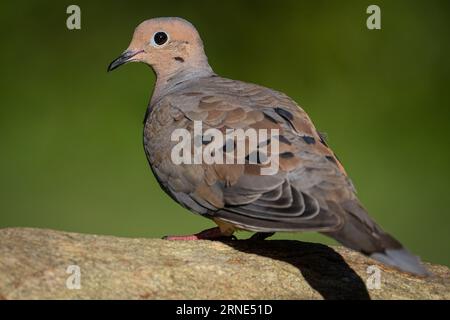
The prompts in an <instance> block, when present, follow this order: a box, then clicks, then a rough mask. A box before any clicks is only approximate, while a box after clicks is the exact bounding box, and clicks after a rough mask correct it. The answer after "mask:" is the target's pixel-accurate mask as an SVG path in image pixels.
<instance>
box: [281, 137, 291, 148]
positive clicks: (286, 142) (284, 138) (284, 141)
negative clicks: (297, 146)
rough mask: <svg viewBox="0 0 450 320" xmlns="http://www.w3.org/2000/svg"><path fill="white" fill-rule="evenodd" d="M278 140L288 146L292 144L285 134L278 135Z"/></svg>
mask: <svg viewBox="0 0 450 320" xmlns="http://www.w3.org/2000/svg"><path fill="white" fill-rule="evenodd" d="M278 141H280V142H281V143H284V144H287V145H288V146H290V145H291V144H292V142H290V141H289V140H288V139H287V138H286V137H285V136H282V135H279V136H278Z"/></svg>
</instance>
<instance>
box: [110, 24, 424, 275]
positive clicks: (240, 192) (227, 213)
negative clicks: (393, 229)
mask: <svg viewBox="0 0 450 320" xmlns="http://www.w3.org/2000/svg"><path fill="white" fill-rule="evenodd" d="M128 62H143V63H145V64H147V65H149V66H151V67H152V69H153V70H154V72H155V74H156V77H157V80H156V84H155V87H154V91H153V96H152V98H151V101H150V104H149V106H148V109H147V112H146V115H145V120H144V149H145V153H146V155H147V158H148V161H149V164H150V167H151V169H152V171H153V173H154V174H155V176H156V178H157V180H158V182H159V184H160V185H161V187H162V188H163V189H164V191H165V192H167V193H168V194H169V195H170V196H171V197H172V198H173V199H174V200H175V201H177V202H178V203H179V204H181V205H182V206H184V207H186V208H188V209H189V210H191V211H193V212H194V213H197V214H200V215H202V216H204V217H207V218H210V219H212V220H213V221H214V222H215V223H216V224H217V225H218V227H216V228H212V229H209V230H205V231H203V232H200V233H197V234H195V235H191V236H171V237H166V238H167V239H171V240H194V239H218V238H221V237H229V236H231V235H232V234H233V232H234V231H236V230H248V231H254V232H256V233H255V235H254V236H253V237H252V238H257V239H264V238H266V237H268V236H271V235H272V234H273V233H274V232H278V231H289V232H294V231H318V232H320V233H323V234H325V235H327V236H330V237H332V238H334V239H336V240H337V241H339V242H341V243H342V244H344V245H345V246H347V247H349V248H352V249H354V250H357V251H360V252H362V253H364V254H366V255H368V256H370V257H372V258H374V259H376V260H378V261H380V262H382V263H384V264H387V265H390V266H393V267H396V268H398V269H401V270H403V271H406V272H410V273H413V274H418V275H426V274H427V270H426V269H425V268H424V267H423V266H422V265H421V263H420V260H419V259H418V258H417V257H416V256H414V255H412V254H411V253H410V252H408V251H407V250H406V249H405V248H404V247H403V246H402V245H401V244H400V243H399V242H398V241H397V240H396V239H394V238H393V237H392V236H390V235H389V234H387V233H386V232H384V231H383V230H382V229H381V228H380V226H378V225H377V224H376V223H375V222H374V221H373V220H372V219H371V218H370V217H369V216H368V214H367V212H366V210H365V209H364V208H363V206H362V205H361V203H360V202H359V200H358V198H357V197H356V194H355V189H354V187H353V185H352V183H351V181H350V179H349V178H348V176H347V174H346V172H345V170H344V168H343V167H342V165H341V163H340V162H339V160H338V158H337V157H336V156H335V154H334V153H333V151H332V150H331V149H330V147H329V146H328V145H327V143H326V142H325V140H324V138H323V136H322V135H321V134H320V133H319V132H318V131H317V130H316V128H315V127H314V124H313V123H312V121H311V119H310V118H309V116H308V115H307V114H306V112H305V111H304V110H303V109H302V108H300V107H299V106H298V105H297V103H295V101H293V100H292V99H291V98H289V97H288V96H286V95H285V94H283V93H281V92H278V91H275V90H272V89H269V88H265V87H262V86H259V85H256V84H251V83H246V82H241V81H236V80H230V79H225V78H222V77H220V76H218V75H216V74H215V73H214V71H213V70H212V69H211V67H210V65H209V64H208V59H207V57H206V55H205V52H204V49H203V43H202V40H201V38H200V36H199V34H198V32H197V30H196V29H195V27H194V26H193V25H192V24H191V23H189V22H188V21H186V20H184V19H181V18H155V19H150V20H147V21H144V22H143V23H141V24H140V25H139V26H138V27H137V28H136V30H135V32H134V35H133V39H132V41H131V43H130V45H129V47H128V49H127V50H126V51H125V52H123V53H122V55H121V56H120V57H118V58H117V59H116V60H114V61H113V62H112V63H111V64H110V65H109V68H108V71H111V70H114V69H116V68H117V67H119V66H121V65H123V64H125V63H128ZM196 121H200V122H201V124H202V125H203V129H211V128H214V129H218V130H220V131H221V132H225V131H227V130H230V129H244V130H246V129H255V130H260V129H267V130H273V129H276V130H277V132H278V134H277V135H276V137H275V138H274V137H272V136H271V138H270V139H267V141H266V145H271V144H275V142H276V145H277V146H278V148H277V149H278V150H276V148H274V150H273V151H271V154H270V155H271V156H274V155H276V156H277V157H272V158H271V159H276V164H277V166H278V168H277V171H276V173H275V174H271V175H266V174H261V168H262V167H265V166H267V163H266V162H264V161H256V163H255V162H249V161H248V158H249V154H245V155H246V158H245V161H244V163H242V162H240V163H230V164H229V163H220V162H217V163H205V162H200V163H198V162H194V163H178V162H174V161H173V157H172V156H173V148H174V147H175V146H176V145H177V141H173V139H172V135H173V133H174V131H175V130H177V129H184V130H185V131H184V132H187V133H193V132H194V124H195V122H196ZM202 132H203V131H202ZM245 139H247V138H245ZM194 140H195V139H194ZM246 141H247V142H248V140H246ZM208 143H209V142H208V141H205V139H204V138H203V137H202V138H201V142H200V144H201V145H205V146H206V145H208ZM258 147H259V146H258ZM189 150H190V151H191V152H194V151H192V149H191V148H190V149H189ZM216 151H217V150H216ZM226 152H228V151H226ZM268 154H269V153H267V155H268Z"/></svg>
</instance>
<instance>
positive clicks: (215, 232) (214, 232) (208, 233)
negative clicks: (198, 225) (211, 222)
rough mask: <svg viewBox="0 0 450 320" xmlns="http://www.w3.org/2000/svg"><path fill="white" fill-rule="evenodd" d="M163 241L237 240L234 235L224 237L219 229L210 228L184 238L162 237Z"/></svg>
mask: <svg viewBox="0 0 450 320" xmlns="http://www.w3.org/2000/svg"><path fill="white" fill-rule="evenodd" d="M162 239H163V240H172V241H190V240H214V241H230V240H237V238H236V237H235V236H234V235H230V236H226V235H223V234H222V232H221V231H220V228H218V227H216V228H211V229H207V230H204V231H201V232H199V233H196V234H192V235H185V236H164V237H162Z"/></svg>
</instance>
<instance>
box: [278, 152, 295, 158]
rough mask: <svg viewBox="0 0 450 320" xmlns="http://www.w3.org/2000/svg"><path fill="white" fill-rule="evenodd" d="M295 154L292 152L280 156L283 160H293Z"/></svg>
mask: <svg viewBox="0 0 450 320" xmlns="http://www.w3.org/2000/svg"><path fill="white" fill-rule="evenodd" d="M293 157H294V154H293V153H292V152H289V151H288V152H283V153H282V154H280V158H283V159H289V158H293Z"/></svg>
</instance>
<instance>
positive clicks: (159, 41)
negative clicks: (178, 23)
mask: <svg viewBox="0 0 450 320" xmlns="http://www.w3.org/2000/svg"><path fill="white" fill-rule="evenodd" d="M167 40H169V36H168V35H167V33H165V32H163V31H158V32H156V33H155V34H154V35H153V37H152V40H151V45H152V46H154V47H160V46H162V45H164V44H165V43H167Z"/></svg>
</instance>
